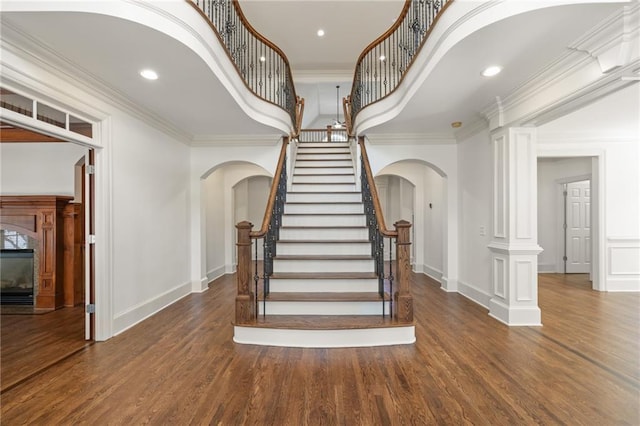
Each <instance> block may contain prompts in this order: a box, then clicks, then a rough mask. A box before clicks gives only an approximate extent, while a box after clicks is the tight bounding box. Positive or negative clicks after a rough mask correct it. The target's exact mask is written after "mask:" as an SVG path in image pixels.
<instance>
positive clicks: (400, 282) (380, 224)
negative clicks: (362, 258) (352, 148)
mask: <svg viewBox="0 0 640 426" xmlns="http://www.w3.org/2000/svg"><path fill="white" fill-rule="evenodd" d="M358 144H359V145H360V153H361V156H360V161H361V169H362V172H361V179H360V182H361V185H362V201H363V203H364V210H365V215H366V217H367V227H368V228H369V241H371V255H372V256H373V258H374V263H375V272H376V275H377V276H378V292H379V294H380V296H382V303H383V305H382V306H383V307H382V315H383V316H384V315H385V309H384V304H385V282H387V283H388V285H389V294H390V295H391V298H390V299H389V313H390V314H391V316H392V318H394V319H395V320H397V321H398V322H400V323H411V322H413V296H412V294H411V286H410V283H409V273H410V270H411V269H410V262H409V248H410V245H411V241H410V228H411V223H409V222H407V221H405V220H399V221H398V222H396V223H394V227H395V230H390V229H387V227H386V224H385V221H384V215H383V213H382V208H381V206H380V199H379V198H378V191H377V189H376V185H375V182H374V180H373V173H372V172H371V166H370V165H369V157H368V155H367V149H366V147H365V142H364V137H360V138H358ZM385 238H388V239H389V258H388V273H386V272H385V259H384V251H385V250H384V240H385ZM394 240H395V244H396V258H395V264H396V266H395V273H396V275H395V276H394V275H393V273H394V266H393V265H394V261H393V257H392V250H391V247H392V244H393V243H394ZM394 283H395V284H396V287H397V288H396V289H395V293H394ZM394 304H395V309H394Z"/></svg>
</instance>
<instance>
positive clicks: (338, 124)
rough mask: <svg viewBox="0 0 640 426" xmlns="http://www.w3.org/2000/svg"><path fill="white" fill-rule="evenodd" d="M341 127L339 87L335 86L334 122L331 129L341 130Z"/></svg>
mask: <svg viewBox="0 0 640 426" xmlns="http://www.w3.org/2000/svg"><path fill="white" fill-rule="evenodd" d="M343 125H344V124H343V123H341V122H340V86H336V120H335V121H334V122H333V128H334V129H341V128H342V126H343Z"/></svg>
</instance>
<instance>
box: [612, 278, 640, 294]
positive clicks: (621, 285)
mask: <svg viewBox="0 0 640 426" xmlns="http://www.w3.org/2000/svg"><path fill="white" fill-rule="evenodd" d="M607 291H611V292H621V291H629V292H639V291H640V278H626V279H613V280H612V279H611V278H609V279H608V280H607Z"/></svg>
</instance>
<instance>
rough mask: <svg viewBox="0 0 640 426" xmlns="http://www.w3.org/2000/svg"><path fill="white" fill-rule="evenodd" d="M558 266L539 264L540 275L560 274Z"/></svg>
mask: <svg viewBox="0 0 640 426" xmlns="http://www.w3.org/2000/svg"><path fill="white" fill-rule="evenodd" d="M556 266H557V265H556V264H555V263H538V273H540V274H544V273H548V274H555V273H559V271H558V268H557V267H556Z"/></svg>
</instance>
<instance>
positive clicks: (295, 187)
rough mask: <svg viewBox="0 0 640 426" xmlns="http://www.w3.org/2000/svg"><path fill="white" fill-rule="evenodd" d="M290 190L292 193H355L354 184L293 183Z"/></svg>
mask: <svg viewBox="0 0 640 426" xmlns="http://www.w3.org/2000/svg"><path fill="white" fill-rule="evenodd" d="M291 190H292V191H294V192H355V191H356V184H355V183H325V184H317V183H293V184H291Z"/></svg>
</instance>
